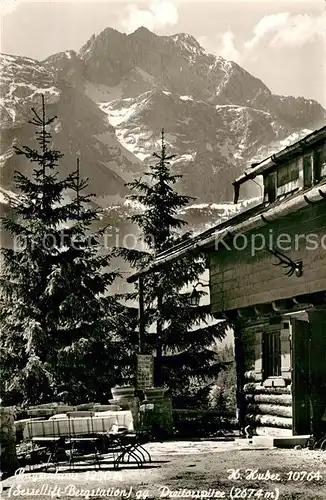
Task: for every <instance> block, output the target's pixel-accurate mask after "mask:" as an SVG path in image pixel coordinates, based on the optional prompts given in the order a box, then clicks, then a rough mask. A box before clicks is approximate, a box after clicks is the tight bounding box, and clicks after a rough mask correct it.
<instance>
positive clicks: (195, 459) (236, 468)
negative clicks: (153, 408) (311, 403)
mask: <svg viewBox="0 0 326 500" xmlns="http://www.w3.org/2000/svg"><path fill="white" fill-rule="evenodd" d="M147 449H148V450H149V451H150V453H151V454H152V459H153V463H152V464H151V466H148V467H146V468H145V467H144V468H142V469H137V468H136V467H133V466H128V465H126V467H124V468H121V469H120V470H118V471H114V470H112V469H107V470H106V469H102V470H101V471H99V472H97V471H96V472H95V471H94V470H92V471H86V472H73V473H68V472H59V473H57V474H55V473H33V474H32V473H24V474H20V475H16V476H15V477H11V478H8V479H6V480H5V481H3V482H2V490H3V491H2V495H1V498H22V497H24V498H27V497H31V498H37V499H43V498H44V499H47V498H49V497H50V498H61V499H64V500H68V499H76V498H83V499H91V498H92V499H99V498H109V499H113V498H131V499H132V500H134V499H138V500H146V499H158V498H192V499H193V498H225V499H227V498H228V499H231V498H232V499H236V498H251V499H254V500H256V499H261V500H264V499H273V500H274V499H280V500H326V452H325V451H309V450H305V449H303V450H281V449H276V448H271V449H262V448H254V447H253V446H252V445H250V444H249V443H248V442H247V441H246V440H235V441H233V442H209V441H199V442H169V443H151V444H149V445H147ZM257 474H260V475H259V476H258V475H257ZM183 490H184V491H183Z"/></svg>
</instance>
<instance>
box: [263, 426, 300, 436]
mask: <svg viewBox="0 0 326 500" xmlns="http://www.w3.org/2000/svg"><path fill="white" fill-rule="evenodd" d="M255 434H256V435H257V436H275V437H289V436H292V435H293V433H292V429H282V428H280V427H265V426H263V425H262V426H259V427H256V428H255Z"/></svg>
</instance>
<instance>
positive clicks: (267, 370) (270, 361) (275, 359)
mask: <svg viewBox="0 0 326 500" xmlns="http://www.w3.org/2000/svg"><path fill="white" fill-rule="evenodd" d="M262 342H263V346H262V347H263V349H262V351H263V378H264V379H266V378H268V377H279V376H280V375H281V336H280V332H279V331H277V332H264V333H263V337H262Z"/></svg>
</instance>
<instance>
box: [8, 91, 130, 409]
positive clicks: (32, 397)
mask: <svg viewBox="0 0 326 500" xmlns="http://www.w3.org/2000/svg"><path fill="white" fill-rule="evenodd" d="M32 112H33V119H32V120H31V122H30V123H31V124H33V125H34V126H35V127H36V141H37V145H38V147H36V148H31V147H29V146H23V147H15V151H16V153H17V154H18V155H24V156H25V157H26V158H27V159H28V160H30V161H31V162H33V163H35V164H36V167H35V168H34V169H33V173H32V177H31V178H28V177H27V176H26V175H24V174H22V173H19V172H16V173H15V183H16V188H17V191H18V194H19V196H18V201H17V202H16V204H15V206H14V212H15V217H14V218H9V217H5V218H3V219H2V222H3V226H4V229H5V230H6V231H8V232H9V233H10V234H11V236H12V240H13V247H12V248H2V249H1V252H2V256H3V264H2V276H1V282H0V285H1V289H0V291H1V301H2V309H1V321H2V335H1V368H2V369H1V379H2V393H3V400H4V402H5V404H18V403H26V404H38V403H41V402H46V401H50V400H53V399H55V398H58V397H59V399H60V395H61V394H60V393H62V392H65V393H66V395H67V396H68V400H70V401H71V402H78V401H80V400H83V399H84V400H85V399H86V400H92V399H93V400H94V398H97V399H100V400H103V399H104V400H105V401H107V399H108V397H109V394H110V390H109V389H110V387H111V386H112V385H114V384H115V383H117V381H119V379H120V378H121V374H122V370H123V369H124V370H125V371H126V368H125V366H126V355H125V351H126V349H125V345H124V344H123V343H122V342H121V338H122V336H121V330H123V325H124V322H123V321H124V318H125V316H126V315H125V308H124V307H123V306H121V305H120V304H119V302H118V301H117V300H116V299H115V298H114V297H112V296H109V295H108V294H107V291H108V288H109V287H110V285H112V283H113V282H114V280H115V278H116V277H117V275H118V273H117V272H116V271H112V270H110V269H109V267H108V266H110V259H111V256H110V255H103V253H102V254H100V253H99V251H100V247H101V245H100V241H99V238H95V237H94V236H93V235H92V230H91V224H92V222H93V221H94V220H95V219H96V218H97V217H98V214H97V213H96V211H94V210H93V209H92V207H91V205H90V203H89V202H90V197H89V196H87V195H83V189H84V188H85V187H86V185H87V182H86V181H82V180H81V179H80V175H79V165H78V168H77V169H76V171H75V172H73V173H72V174H71V175H69V176H67V177H66V178H64V179H60V177H59V169H58V167H59V165H58V161H59V160H60V158H61V157H62V156H63V155H62V154H61V153H60V152H59V151H57V150H56V149H54V148H53V146H52V144H51V142H52V138H51V134H50V132H49V127H51V124H52V123H53V122H54V120H55V118H56V117H53V118H47V117H46V112H45V105H44V97H43V96H42V112H41V114H38V113H37V111H36V110H35V109H34V108H32ZM69 192H70V193H71V192H73V193H74V195H73V200H72V201H71V202H69V203H66V204H65V203H64V195H67V193H69ZM130 321H131V320H130Z"/></svg>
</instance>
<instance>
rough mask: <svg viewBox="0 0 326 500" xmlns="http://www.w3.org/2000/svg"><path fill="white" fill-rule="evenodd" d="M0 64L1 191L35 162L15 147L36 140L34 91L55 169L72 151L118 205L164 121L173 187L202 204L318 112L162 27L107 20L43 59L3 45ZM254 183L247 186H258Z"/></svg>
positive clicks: (221, 194) (303, 130) (217, 199)
mask: <svg viewBox="0 0 326 500" xmlns="http://www.w3.org/2000/svg"><path fill="white" fill-rule="evenodd" d="M0 63H1V89H2V95H1V111H0V119H1V137H2V140H1V151H0V154H1V157H0V160H1V181H2V182H1V184H2V195H3V198H6V197H7V196H10V193H11V192H12V191H14V184H13V172H14V171H15V170H20V171H23V172H25V173H28V172H30V171H31V166H30V165H28V164H26V163H24V160H23V159H22V157H17V156H16V155H15V154H14V151H13V147H12V146H13V145H14V144H29V145H30V144H31V142H32V141H33V134H34V130H33V126H32V125H31V124H29V123H28V120H29V119H30V118H31V115H30V108H31V107H32V106H34V107H35V108H36V109H39V108H40V104H41V94H44V96H45V100H46V105H47V113H48V114H49V115H50V116H51V115H57V116H58V119H57V120H56V121H55V122H54V123H53V126H52V130H51V132H52V134H53V139H54V143H55V147H56V148H57V149H60V151H61V152H63V153H64V155H65V156H64V158H63V159H62V161H61V166H60V169H61V172H62V175H64V174H66V173H68V172H71V171H72V170H73V169H74V168H75V162H76V157H77V156H79V157H80V161H81V171H82V175H83V176H86V177H88V178H89V191H90V192H92V193H95V194H96V203H97V204H98V205H100V206H101V207H103V208H106V209H108V210H109V208H108V207H112V206H115V207H116V206H117V205H123V204H124V199H125V196H126V195H127V194H128V189H127V188H126V186H125V183H126V182H128V181H130V180H132V179H133V178H134V177H135V176H136V177H138V176H139V175H140V174H141V173H143V172H144V171H146V170H147V169H148V166H149V165H150V162H151V161H153V160H152V158H151V157H152V152H153V151H158V150H159V147H160V144H159V139H160V134H161V129H162V128H164V130H165V139H166V142H167V145H168V150H169V153H171V154H175V155H177V156H176V158H175V159H174V160H173V161H172V168H173V170H174V171H175V172H176V173H181V174H182V175H183V177H182V179H181V180H180V183H179V185H178V186H177V187H178V190H179V191H180V192H182V193H186V194H188V195H190V196H193V197H195V198H196V199H197V202H196V203H197V204H198V203H199V204H200V203H201V204H206V205H205V206H206V207H207V206H212V204H218V203H221V202H229V201H230V200H231V199H232V189H231V187H232V186H231V182H232V180H234V178H235V177H237V176H238V175H240V174H241V172H242V171H243V170H244V169H245V168H247V166H248V164H249V163H250V162H252V161H256V160H257V159H262V158H264V157H265V156H267V155H269V154H272V153H273V152H275V151H277V150H279V149H281V148H282V147H284V146H286V145H288V144H290V143H291V142H295V141H296V140H298V139H299V138H300V137H301V136H303V135H305V134H307V133H309V132H310V131H311V130H313V129H315V128H318V127H320V126H321V125H323V124H324V123H325V119H326V111H325V110H324V109H323V108H322V106H321V105H320V104H319V103H318V102H316V101H314V100H311V99H305V98H303V97H289V96H279V95H274V94H273V93H272V92H271V91H270V90H269V88H268V87H267V86H266V85H265V84H264V83H263V82H262V81H261V80H259V79H258V78H255V77H254V76H252V75H251V74H249V73H248V72H247V71H246V70H245V69H243V68H241V67H240V66H239V65H238V64H236V63H234V62H232V61H227V60H225V59H223V58H222V57H218V56H215V55H213V54H209V53H208V52H207V51H206V50H205V49H204V48H203V47H201V46H200V44H199V43H198V42H197V40H195V38H194V37H192V36H191V35H189V34H186V33H179V34H176V35H173V36H158V35H156V34H154V33H152V32H151V31H149V30H148V29H146V28H139V29H137V30H136V31H135V32H134V33H132V34H130V35H126V34H123V33H120V32H119V31H116V30H114V29H112V28H107V29H105V30H104V31H102V32H101V33H100V34H98V35H97V36H96V35H93V36H92V37H91V38H90V39H89V40H88V41H87V42H86V44H85V45H84V46H83V47H82V48H81V49H80V51H79V52H78V53H77V52H75V51H72V50H67V51H66V52H60V53H57V54H54V55H51V56H50V57H48V58H47V59H45V60H43V61H36V60H34V59H30V58H27V57H21V56H16V55H8V54H2V55H1V58H0ZM271 71H273V68H271ZM257 189H258V188H257V187H253V191H252V192H250V193H247V196H248V197H250V196H255V195H256V196H257V195H259V191H258V192H257ZM0 194H1V193H0ZM198 206H204V205H198ZM205 210H206V209H205ZM206 212H207V210H206ZM213 212H214V210H213ZM215 216H217V214H215V215H212V217H213V218H214V217H215ZM215 220H216V217H215Z"/></svg>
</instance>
